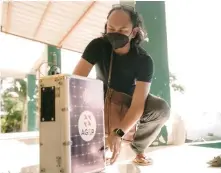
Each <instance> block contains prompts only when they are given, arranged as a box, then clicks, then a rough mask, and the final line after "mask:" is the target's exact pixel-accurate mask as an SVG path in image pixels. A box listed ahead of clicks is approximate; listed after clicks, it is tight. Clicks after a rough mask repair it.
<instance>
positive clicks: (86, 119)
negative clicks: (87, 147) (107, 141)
mask: <svg viewBox="0 0 221 173" xmlns="http://www.w3.org/2000/svg"><path fill="white" fill-rule="evenodd" d="M96 127H97V124H96V119H95V117H94V115H93V113H92V112H90V111H84V112H82V113H81V115H80V117H79V120H78V130H79V134H80V136H81V138H82V139H83V140H84V141H86V142H89V141H91V140H92V139H93V138H94V136H95V134H96Z"/></svg>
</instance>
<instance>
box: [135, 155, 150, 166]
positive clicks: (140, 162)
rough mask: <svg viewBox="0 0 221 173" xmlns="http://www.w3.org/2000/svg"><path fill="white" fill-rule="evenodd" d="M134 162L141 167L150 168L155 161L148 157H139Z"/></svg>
mask: <svg viewBox="0 0 221 173" xmlns="http://www.w3.org/2000/svg"><path fill="white" fill-rule="evenodd" d="M133 162H134V163H135V164H136V165H139V166H149V165H152V164H153V160H152V159H151V158H148V157H146V156H137V157H136V158H135V159H134V160H133Z"/></svg>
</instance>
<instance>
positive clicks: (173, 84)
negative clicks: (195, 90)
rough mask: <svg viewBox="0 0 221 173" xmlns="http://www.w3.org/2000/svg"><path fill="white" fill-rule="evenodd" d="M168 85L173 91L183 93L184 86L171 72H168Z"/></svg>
mask: <svg viewBox="0 0 221 173" xmlns="http://www.w3.org/2000/svg"><path fill="white" fill-rule="evenodd" d="M170 87H171V88H173V90H174V91H175V92H180V93H182V94H183V93H184V87H183V86H182V85H181V84H178V81H177V78H176V76H175V75H174V74H172V73H170Z"/></svg>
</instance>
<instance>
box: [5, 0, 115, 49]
mask: <svg viewBox="0 0 221 173" xmlns="http://www.w3.org/2000/svg"><path fill="white" fill-rule="evenodd" d="M118 2H119V1H117V0H115V1H56V2H55V1H3V7H2V22H1V31H2V32H5V33H8V34H12V35H16V36H19V37H23V38H27V39H30V40H34V41H38V42H42V43H46V44H50V45H54V46H57V47H60V48H64V49H68V50H73V51H76V52H82V51H83V50H84V48H85V46H86V45H87V44H88V43H89V42H90V41H91V40H92V39H93V38H95V37H98V36H100V35H101V33H102V32H103V29H104V24H105V21H106V16H107V13H108V11H109V10H110V9H111V8H112V5H113V4H116V3H118Z"/></svg>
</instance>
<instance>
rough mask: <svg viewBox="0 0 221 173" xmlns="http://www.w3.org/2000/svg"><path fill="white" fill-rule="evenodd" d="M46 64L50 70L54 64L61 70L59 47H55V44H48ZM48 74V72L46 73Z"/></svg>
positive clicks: (53, 67)
mask: <svg viewBox="0 0 221 173" xmlns="http://www.w3.org/2000/svg"><path fill="white" fill-rule="evenodd" d="M47 52H48V66H49V67H50V68H51V70H54V69H55V66H56V67H58V68H59V70H61V49H58V48H56V47H55V46H51V45H48V46H47ZM48 75H50V73H48Z"/></svg>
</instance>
